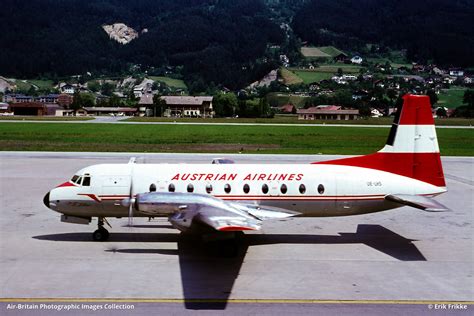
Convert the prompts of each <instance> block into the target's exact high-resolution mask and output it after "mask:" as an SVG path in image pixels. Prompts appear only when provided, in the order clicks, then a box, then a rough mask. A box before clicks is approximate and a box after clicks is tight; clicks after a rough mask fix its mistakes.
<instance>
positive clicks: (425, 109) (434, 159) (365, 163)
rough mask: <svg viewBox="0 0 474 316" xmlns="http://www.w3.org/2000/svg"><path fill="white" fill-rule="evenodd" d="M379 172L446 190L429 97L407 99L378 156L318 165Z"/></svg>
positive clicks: (417, 96) (415, 96) (404, 100)
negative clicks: (359, 168)
mask: <svg viewBox="0 0 474 316" xmlns="http://www.w3.org/2000/svg"><path fill="white" fill-rule="evenodd" d="M318 163H319V164H332V165H346V166H354V167H362V168H369V169H376V170H381V171H386V172H390V173H395V174H399V175H402V176H406V177H410V178H413V179H417V180H420V181H423V182H427V183H430V184H433V185H436V186H439V187H445V186H446V182H445V180H444V174H443V167H442V165H441V159H440V154H439V146H438V139H437V136H436V129H435V126H434V120H433V115H432V113H431V105H430V99H429V97H428V96H419V95H405V96H404V97H403V105H402V107H401V108H400V109H398V111H397V115H396V116H395V120H394V122H393V124H392V129H391V130H390V134H389V137H388V140H387V144H386V145H385V147H384V148H382V150H380V151H378V152H377V153H375V154H371V155H366V156H360V157H352V158H344V159H337V160H331V161H323V162H318Z"/></svg>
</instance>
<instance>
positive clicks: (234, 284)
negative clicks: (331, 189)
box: [0, 152, 474, 315]
mask: <svg viewBox="0 0 474 316" xmlns="http://www.w3.org/2000/svg"><path fill="white" fill-rule="evenodd" d="M132 156H136V157H138V158H139V159H138V160H139V162H142V163H160V162H173V163H177V162H184V163H210V161H211V160H212V158H214V157H222V156H221V155H215V154H138V153H137V154H133V153H126V154H113V153H39V152H16V153H15V152H1V153H0V161H1V164H0V185H1V188H0V196H1V198H0V201H1V216H0V271H2V273H1V274H0V297H1V299H0V313H2V314H3V313H5V314H7V315H10V314H11V315H15V314H28V310H18V309H7V307H8V304H13V303H15V304H18V303H19V301H20V299H22V298H24V299H25V301H24V302H23V303H22V304H25V303H27V304H40V301H42V300H43V301H44V300H45V299H47V300H46V301H47V302H48V303H51V304H53V303H57V304H73V303H77V300H78V299H79V300H81V301H80V303H83V302H86V303H87V304H105V303H104V302H103V301H100V299H111V301H112V302H115V301H116V300H119V301H120V302H122V303H126V304H132V305H134V306H135V307H134V314H150V313H151V312H155V311H158V312H161V313H163V314H165V313H166V314H173V313H174V314H180V313H184V312H190V311H194V312H195V311H196V310H198V311H200V312H201V313H202V314H208V313H209V312H214V313H217V314H219V313H223V310H224V309H225V310H226V314H227V312H229V313H231V314H272V315H275V314H276V315H283V314H286V315H287V314H311V313H317V312H319V313H324V314H328V315H331V314H333V315H337V314H341V313H344V312H346V313H347V312H350V311H354V310H356V311H357V313H364V314H367V315H379V314H381V313H386V312H394V313H395V314H410V313H416V314H428V313H432V309H435V307H436V305H435V304H450V303H451V304H453V302H457V303H459V304H466V309H454V307H453V308H451V309H449V308H448V305H446V308H444V309H443V306H441V305H440V308H439V310H443V312H444V314H446V313H448V314H449V313H452V314H459V313H460V312H461V313H462V312H467V313H472V308H474V306H473V305H470V304H472V302H473V301H474V280H473V272H474V271H473V270H474V264H473V262H474V258H473V256H474V254H473V249H474V244H473V240H474V238H473V234H474V231H473V218H474V217H473V209H474V201H473V197H474V187H473V185H474V168H473V167H474V158H472V157H443V158H442V160H443V166H444V171H445V176H446V180H447V185H448V190H449V191H448V192H447V193H446V194H444V195H441V196H439V197H437V200H438V201H440V202H441V203H443V204H445V205H446V206H448V207H449V208H451V209H452V211H451V212H446V213H425V212H422V211H419V210H416V209H413V208H409V207H403V208H399V209H396V210H391V211H386V212H381V213H376V214H370V215H361V216H353V217H340V218H292V219H286V220H282V221H275V222H268V223H267V222H266V223H265V225H264V227H263V231H260V232H257V233H252V234H246V235H245V236H244V237H242V239H241V240H240V243H241V252H240V254H239V255H238V256H237V257H235V258H220V257H218V256H216V255H215V254H214V253H213V252H212V250H209V249H205V247H203V245H201V244H199V243H196V242H195V241H193V240H189V239H187V238H185V237H183V236H181V235H180V234H179V232H178V231H176V230H174V229H172V228H171V226H170V225H169V223H168V222H167V220H166V219H155V220H152V221H150V222H149V221H147V220H146V219H136V220H135V221H134V224H135V226H134V227H133V228H129V227H124V225H125V224H126V223H127V219H126V218H122V219H110V223H111V225H112V228H111V229H109V231H110V232H111V236H110V240H109V241H108V242H104V243H100V242H99V243H97V242H92V241H91V236H90V234H91V232H92V231H93V230H95V228H96V226H95V225H96V221H93V223H92V225H89V226H83V225H74V224H66V223H61V222H60V221H59V214H58V213H55V212H53V211H51V210H48V209H47V208H46V207H45V206H44V205H43V204H42V198H43V196H44V194H45V193H46V192H47V191H48V190H49V189H51V188H52V187H54V186H56V185H58V184H59V183H62V182H64V181H65V180H67V179H69V178H70V177H71V176H72V175H73V174H74V172H75V171H77V170H78V169H81V168H83V167H85V166H88V165H92V164H96V163H105V162H107V163H109V162H112V163H113V162H117V163H124V162H127V161H128V159H129V157H132ZM225 157H229V158H231V159H234V160H235V161H236V163H264V162H272V163H275V162H280V163H287V164H291V163H307V162H312V161H319V160H327V159H331V158H334V156H321V155H312V156H302V155H225ZM196 299H198V301H196ZM430 305H433V306H431V307H430ZM36 312H37V313H38V314H40V315H41V314H43V315H50V314H51V311H47V310H40V309H37V310H36ZM81 312H83V310H80V311H74V310H73V311H71V312H68V313H70V314H72V315H79V314H81ZM96 313H98V314H101V315H102V314H105V315H115V314H121V313H123V314H127V315H129V314H131V313H130V310H127V311H124V310H112V311H111V310H106V309H103V310H99V311H98V312H96ZM35 314H36V313H35Z"/></svg>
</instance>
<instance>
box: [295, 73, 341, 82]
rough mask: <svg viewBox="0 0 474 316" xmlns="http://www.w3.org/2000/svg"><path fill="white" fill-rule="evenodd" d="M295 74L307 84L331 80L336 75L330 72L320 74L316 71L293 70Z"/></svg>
mask: <svg viewBox="0 0 474 316" xmlns="http://www.w3.org/2000/svg"><path fill="white" fill-rule="evenodd" d="M293 73H294V74H295V75H297V76H298V77H299V78H301V79H302V80H303V82H304V83H305V84H310V83H313V82H319V81H321V80H325V79H331V77H332V76H334V74H332V73H329V72H319V71H314V70H293Z"/></svg>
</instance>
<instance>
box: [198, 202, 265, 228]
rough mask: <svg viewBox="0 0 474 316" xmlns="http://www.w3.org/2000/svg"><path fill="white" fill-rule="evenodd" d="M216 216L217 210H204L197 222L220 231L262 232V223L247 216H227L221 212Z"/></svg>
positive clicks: (200, 212) (201, 211)
mask: <svg viewBox="0 0 474 316" xmlns="http://www.w3.org/2000/svg"><path fill="white" fill-rule="evenodd" d="M221 213H222V214H221V215H216V210H209V209H208V208H203V209H201V210H200V211H199V215H198V216H196V217H195V220H197V221H199V222H201V223H204V224H206V225H208V226H210V227H212V228H214V229H215V230H218V231H222V232H224V231H227V232H228V231H234V232H235V231H244V230H260V228H261V226H262V222H261V221H259V220H258V219H253V218H250V217H247V216H238V215H234V214H226V212H225V211H224V212H221Z"/></svg>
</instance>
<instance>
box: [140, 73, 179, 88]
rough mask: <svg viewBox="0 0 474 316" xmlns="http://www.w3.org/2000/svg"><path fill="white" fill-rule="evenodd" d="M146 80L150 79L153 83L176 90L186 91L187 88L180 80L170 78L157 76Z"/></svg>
mask: <svg viewBox="0 0 474 316" xmlns="http://www.w3.org/2000/svg"><path fill="white" fill-rule="evenodd" d="M148 78H150V79H151V80H154V81H161V82H164V83H166V84H167V85H168V86H169V87H172V88H177V89H187V88H188V87H187V86H186V84H185V83H184V81H183V80H180V79H173V78H170V77H158V76H150V77H148Z"/></svg>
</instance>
